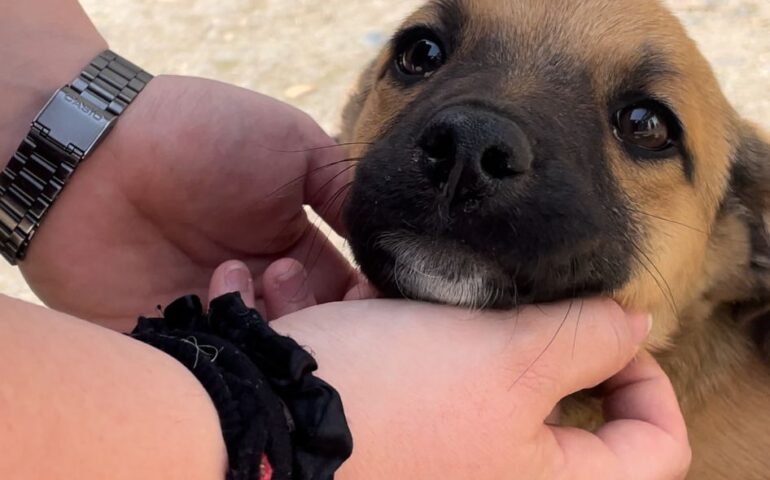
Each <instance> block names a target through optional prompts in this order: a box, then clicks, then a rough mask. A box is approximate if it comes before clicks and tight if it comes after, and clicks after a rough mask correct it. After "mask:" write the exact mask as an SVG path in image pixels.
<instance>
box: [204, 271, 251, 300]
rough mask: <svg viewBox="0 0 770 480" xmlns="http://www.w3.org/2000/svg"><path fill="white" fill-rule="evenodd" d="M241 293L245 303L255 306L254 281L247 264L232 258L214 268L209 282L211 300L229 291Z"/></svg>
mask: <svg viewBox="0 0 770 480" xmlns="http://www.w3.org/2000/svg"><path fill="white" fill-rule="evenodd" d="M235 292H238V293H240V294H241V299H243V303H244V304H246V306H247V307H249V308H254V305H255V302H254V281H253V280H252V277H251V272H250V271H249V267H247V266H246V264H244V263H242V262H239V261H236V260H232V261H229V262H225V263H223V264H222V265H220V266H219V267H218V268H217V269H216V270H214V275H212V277H211V283H210V284H209V302H210V301H211V300H213V299H215V298H217V297H221V296H222V295H226V294H228V293H235Z"/></svg>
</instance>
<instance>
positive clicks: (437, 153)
mask: <svg viewBox="0 0 770 480" xmlns="http://www.w3.org/2000/svg"><path fill="white" fill-rule="evenodd" d="M421 146H422V149H423V151H424V152H425V153H426V154H427V155H428V157H430V158H432V159H434V160H437V161H445V160H450V159H451V158H452V157H454V154H455V142H454V135H452V132H451V131H449V130H448V129H443V128H442V129H437V130H436V131H434V132H432V134H431V135H427V136H426V137H425V139H424V140H423V142H422V145H421Z"/></svg>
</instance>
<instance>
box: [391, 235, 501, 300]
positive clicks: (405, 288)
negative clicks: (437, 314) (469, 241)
mask: <svg viewBox="0 0 770 480" xmlns="http://www.w3.org/2000/svg"><path fill="white" fill-rule="evenodd" d="M377 245H378V246H379V247H381V248H382V249H384V250H385V251H386V252H388V253H389V254H390V255H391V256H392V257H393V258H394V259H395V264H394V266H393V272H392V275H393V281H394V283H395V286H396V288H398V290H399V291H400V292H401V293H402V294H403V295H404V296H405V297H407V298H415V299H420V300H428V301H434V302H440V303H445V304H449V305H457V306H464V307H471V308H483V307H485V306H487V305H490V304H492V303H494V302H495V300H497V298H498V297H499V296H500V295H501V293H502V292H501V290H500V287H499V286H495V285H494V283H495V282H493V281H492V280H491V279H493V278H495V275H494V274H493V269H492V268H490V267H489V266H488V265H487V264H486V262H484V261H482V260H481V259H479V258H478V256H477V255H475V254H473V253H472V252H470V251H462V249H461V248H459V247H457V246H449V245H446V243H445V242H443V241H439V240H435V241H431V240H428V239H426V238H424V237H418V236H416V235H413V234H410V233H406V232H392V233H387V234H384V235H382V236H381V237H380V239H379V240H378V242H377Z"/></svg>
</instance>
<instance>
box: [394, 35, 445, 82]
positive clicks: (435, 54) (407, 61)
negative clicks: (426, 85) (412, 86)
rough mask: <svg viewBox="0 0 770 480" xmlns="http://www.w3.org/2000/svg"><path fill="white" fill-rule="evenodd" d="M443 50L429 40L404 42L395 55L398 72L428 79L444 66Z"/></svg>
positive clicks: (436, 43) (436, 42) (434, 41)
mask: <svg viewBox="0 0 770 480" xmlns="http://www.w3.org/2000/svg"><path fill="white" fill-rule="evenodd" d="M444 61H445V55H444V49H443V48H442V47H441V45H440V44H439V42H438V41H436V40H434V39H431V38H418V39H416V40H413V41H410V42H406V44H405V45H403V46H402V47H401V48H399V51H398V54H397V55H396V66H397V67H398V69H399V71H401V72H402V73H404V74H406V75H409V76H420V77H429V76H431V75H432V74H433V73H434V72H435V71H436V70H438V69H439V68H441V66H442V65H444Z"/></svg>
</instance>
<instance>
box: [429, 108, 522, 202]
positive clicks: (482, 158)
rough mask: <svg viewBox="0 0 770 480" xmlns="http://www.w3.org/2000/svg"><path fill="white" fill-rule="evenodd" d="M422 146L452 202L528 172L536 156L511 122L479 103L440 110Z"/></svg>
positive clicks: (432, 172) (432, 175) (437, 182)
mask: <svg viewBox="0 0 770 480" xmlns="http://www.w3.org/2000/svg"><path fill="white" fill-rule="evenodd" d="M418 147H419V148H420V149H421V150H422V152H423V161H424V162H425V167H426V168H425V170H426V174H427V176H428V178H429V179H430V181H431V183H432V184H433V185H434V186H435V187H436V188H437V189H438V190H439V191H440V193H441V194H442V195H443V196H444V197H445V199H446V200H447V201H448V202H451V201H452V200H455V199H457V197H458V196H460V197H463V198H478V197H483V196H485V195H486V194H487V193H491V192H493V191H494V190H495V187H496V186H498V184H499V183H501V182H505V181H508V180H511V179H513V178H515V177H517V176H519V175H522V174H524V173H526V172H527V171H528V170H529V169H530V167H531V166H532V160H533V154H532V147H531V146H530V143H529V141H528V140H527V137H526V135H525V134H524V132H523V131H522V130H521V128H519V126H518V125H516V123H514V122H513V120H511V119H508V118H506V117H503V116H501V115H498V114H496V113H494V112H491V111H486V110H482V109H480V108H475V107H451V108H447V109H446V110H443V111H441V112H439V113H438V114H437V115H436V116H435V117H433V118H432V119H431V120H430V122H428V124H427V126H426V127H425V129H424V130H423V133H422V136H421V137H420V139H419V142H418Z"/></svg>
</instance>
